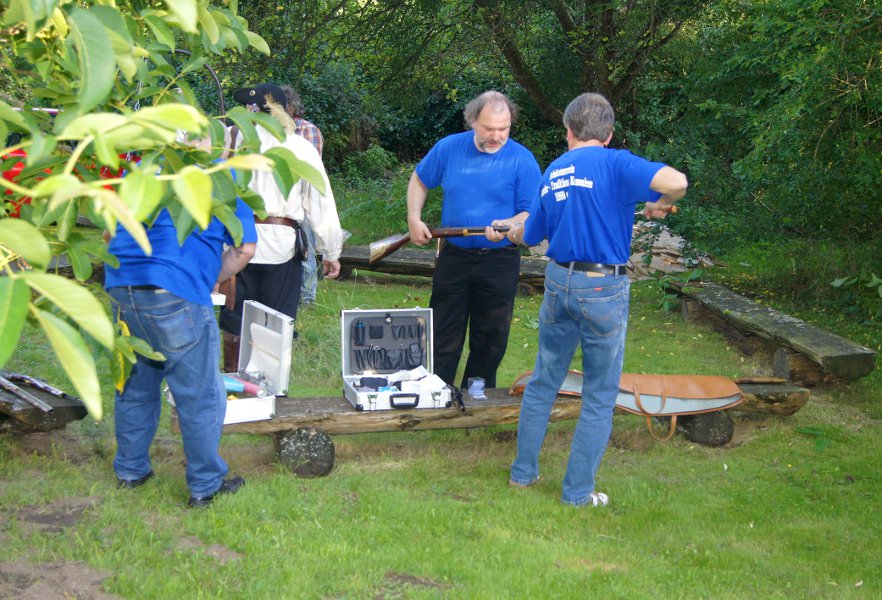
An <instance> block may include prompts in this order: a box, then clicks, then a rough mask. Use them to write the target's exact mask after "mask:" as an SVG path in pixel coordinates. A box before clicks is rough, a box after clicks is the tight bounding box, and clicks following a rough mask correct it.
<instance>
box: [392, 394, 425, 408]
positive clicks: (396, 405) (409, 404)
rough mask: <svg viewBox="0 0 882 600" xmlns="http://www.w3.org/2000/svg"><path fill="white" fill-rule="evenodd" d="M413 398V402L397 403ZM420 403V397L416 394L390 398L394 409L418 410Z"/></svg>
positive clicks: (397, 395)
mask: <svg viewBox="0 0 882 600" xmlns="http://www.w3.org/2000/svg"><path fill="white" fill-rule="evenodd" d="M401 398H411V399H412V400H413V402H396V400H397V399H401ZM419 403H420V395H419V394H415V393H410V392H408V393H404V394H392V395H391V396H389V404H390V405H391V406H392V408H416V407H417V406H418V405H419Z"/></svg>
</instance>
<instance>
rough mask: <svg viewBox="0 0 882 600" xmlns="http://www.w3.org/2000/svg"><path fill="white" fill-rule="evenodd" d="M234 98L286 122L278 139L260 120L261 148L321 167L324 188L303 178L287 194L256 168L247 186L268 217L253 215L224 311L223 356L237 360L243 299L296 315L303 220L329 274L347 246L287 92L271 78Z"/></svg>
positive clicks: (319, 163)
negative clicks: (244, 261) (253, 239)
mask: <svg viewBox="0 0 882 600" xmlns="http://www.w3.org/2000/svg"><path fill="white" fill-rule="evenodd" d="M233 98H234V99H235V100H236V101H237V102H239V103H240V104H243V105H245V106H247V107H248V108H250V109H251V110H255V111H257V110H260V111H263V112H265V113H268V114H270V115H272V116H273V117H275V118H276V119H277V120H278V121H279V122H280V123H281V124H282V126H283V127H284V129H285V132H286V133H287V136H286V138H285V140H284V141H281V142H280V141H279V140H278V139H276V137H275V136H273V134H272V133H270V132H269V131H267V130H266V129H264V128H263V127H261V126H260V125H257V126H256V129H257V135H258V137H259V138H260V151H261V152H265V151H267V150H269V149H270V148H275V147H284V148H287V149H288V150H290V151H291V152H293V153H294V155H295V156H296V157H297V158H298V159H299V160H302V161H304V162H306V163H308V164H309V165H311V166H312V167H314V168H315V169H316V170H317V171H319V172H320V173H321V175H322V177H323V179H324V182H325V189H326V193H325V194H321V193H319V191H318V190H317V189H316V188H315V187H313V186H312V185H310V184H309V183H307V182H306V181H305V180H303V179H301V180H300V181H298V182H297V183H296V184H294V187H293V188H292V189H291V193H290V194H288V196H287V197H285V196H284V195H282V192H281V190H280V189H279V187H278V185H277V184H276V181H275V178H274V177H273V174H272V173H270V172H264V171H256V172H254V173H253V174H252V176H251V181H250V182H249V184H248V187H249V189H251V190H252V191H253V192H255V193H257V194H259V195H260V196H261V198H263V202H264V205H265V207H266V211H267V217H266V218H265V219H255V223H256V225H257V238H258V241H257V251H256V252H255V255H254V258H253V259H251V262H250V263H249V264H248V266H247V267H245V269H243V270H242V272H241V273H239V275H238V276H237V278H236V284H235V302H234V303H232V308H224V309H223V310H222V311H221V319H220V323H221V328H222V329H223V330H224V331H225V332H226V333H228V334H229V335H225V336H224V337H225V339H224V355H225V356H224V358H225V361H229V359H230V358H232V359H233V360H235V358H236V357H237V356H238V343H237V342H238V341H237V340H235V338H234V337H233V336H238V335H239V333H240V331H241V327H242V304H243V302H244V301H245V300H256V301H258V302H260V303H261V304H265V305H266V306H268V307H270V308H272V309H274V310H277V311H279V312H281V313H283V314H285V315H288V316H290V317H291V318H292V319H296V318H297V305H298V303H299V300H300V284H301V261H302V258H303V255H302V253H301V252H300V248H305V247H306V244H305V240H304V239H303V234H302V232H301V231H300V223H301V222H303V221H304V220H308V221H309V223H310V225H311V226H312V229H313V231H314V232H315V237H316V249H317V251H318V252H319V253H320V254H321V255H322V271H323V273H324V276H325V277H326V278H329V279H334V278H336V277H338V276H339V274H340V261H339V258H340V252H341V251H342V248H343V230H342V229H341V228H340V220H339V218H338V216H337V207H336V205H335V203H334V195H333V193H332V191H331V184H330V182H329V181H328V176H327V173H326V172H325V167H324V165H323V164H322V161H321V157H320V156H319V154H318V151H317V150H316V149H315V147H314V146H313V145H312V144H311V143H310V142H309V141H307V140H306V139H304V138H303V137H301V136H299V135H296V134H295V133H294V131H295V129H296V127H295V124H294V120H293V119H292V118H291V116H290V115H289V114H288V113H287V111H286V110H285V93H284V92H283V91H282V89H281V88H280V87H279V86H277V85H275V84H273V83H261V84H259V85H255V86H252V87H244V88H240V89H238V90H236V91H235V92H233ZM231 137H232V140H233V141H232V146H233V147H234V148H235V147H237V146H238V145H239V143H241V136H239V135H237V134H236V133H235V132H232V133H231ZM298 237H300V239H299V240H298ZM229 366H233V365H230V364H228V363H227V362H225V367H227V368H228V367H229ZM232 370H235V369H232Z"/></svg>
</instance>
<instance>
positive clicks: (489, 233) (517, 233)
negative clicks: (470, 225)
mask: <svg viewBox="0 0 882 600" xmlns="http://www.w3.org/2000/svg"><path fill="white" fill-rule="evenodd" d="M529 216H530V213H528V212H527V211H522V212H519V213H518V214H516V215H515V216H513V217H509V218H508V219H496V220H495V221H492V222H491V223H490V227H488V228H487V229H486V230H485V231H484V235H485V236H486V238H487V239H488V240H490V241H491V242H501V241H502V240H504V239H505V238H508V241H510V242H511V243H512V244H522V243H523V242H524V222H526V220H527V218H528V217H529ZM497 227H500V228H501V227H508V232H507V233H502V232H499V231H497V230H496V228H497Z"/></svg>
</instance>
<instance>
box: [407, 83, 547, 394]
mask: <svg viewBox="0 0 882 600" xmlns="http://www.w3.org/2000/svg"><path fill="white" fill-rule="evenodd" d="M463 114H464V116H465V121H466V124H467V125H468V126H469V127H470V129H471V131H466V132H464V133H458V134H454V135H451V136H448V137H446V138H444V139H442V140H441V141H439V142H438V143H437V144H435V146H434V147H433V148H432V149H431V150H430V151H429V153H428V154H427V155H426V157H425V158H424V159H423V160H422V161H421V162H420V163H419V164H418V165H417V167H416V169H415V170H414V173H413V175H412V176H411V178H410V183H409V184H408V188H407V226H408V228H409V230H410V240H411V241H412V242H414V243H415V244H419V245H425V244H428V243H429V241H430V240H431V238H432V235H431V233H430V232H429V228H428V226H427V225H426V224H425V223H424V222H423V220H422V210H423V206H424V205H425V202H426V196H427V195H428V190H429V189H431V188H435V187H438V186H441V188H442V189H443V190H444V201H443V202H444V203H443V205H442V208H441V226H442V227H484V228H485V237H481V236H475V237H464V238H450V239H448V240H447V243H446V244H444V247H443V248H442V250H441V253H440V254H439V256H438V260H437V263H436V265H435V274H434V278H433V280H432V299H431V300H430V306H431V307H432V309H433V317H434V329H433V331H434V353H433V354H434V365H433V366H434V371H435V373H436V374H437V375H438V376H439V377H441V379H443V380H444V381H446V382H447V383H449V384H451V385H455V381H454V380H455V378H456V369H457V365H458V364H459V359H460V356H461V355H462V349H463V345H464V343H465V335H466V329H468V331H469V358H468V361H467V363H466V366H465V371H464V373H463V376H462V386H465V384H466V382H467V381H468V379H469V378H471V377H483V378H484V381H485V385H486V386H487V387H496V369H497V368H498V367H499V363H501V362H502V357H503V356H504V355H505V349H506V346H507V345H508V331H509V328H510V326H511V318H512V312H513V310H514V299H515V294H516V293H517V286H518V279H519V276H520V260H521V259H520V251H519V249H518V248H517V246H514V245H512V244H511V243H509V242H508V240H505V238H504V236H503V235H501V234H498V233H496V232H495V231H494V230H493V229H492V228H491V227H490V224H491V223H492V222H493V221H495V220H505V219H515V220H520V221H522V220H523V219H525V218H526V216H527V210H528V209H529V207H530V204H531V202H532V201H533V198H534V197H535V196H536V194H537V192H538V189H539V178H540V176H541V173H540V171H539V165H538V163H537V162H536V159H535V158H534V157H533V154H532V153H531V152H530V151H529V150H527V149H526V148H524V147H523V146H522V145H520V144H518V143H517V142H515V141H514V140H510V139H509V137H508V135H509V131H510V129H511V125H512V123H513V122H514V121H515V119H516V118H517V107H516V106H515V105H514V104H513V103H512V102H511V100H509V99H508V98H507V97H506V96H505V95H503V94H501V93H499V92H494V91H489V92H484V93H483V94H481V95H480V96H478V97H477V98H475V99H474V100H472V101H471V102H469V103H468V104H467V105H466V107H465V110H464V111H463Z"/></svg>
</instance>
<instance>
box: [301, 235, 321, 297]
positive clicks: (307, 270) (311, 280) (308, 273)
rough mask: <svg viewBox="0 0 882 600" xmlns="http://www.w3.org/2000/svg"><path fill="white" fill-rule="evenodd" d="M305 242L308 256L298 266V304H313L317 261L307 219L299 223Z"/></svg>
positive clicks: (316, 280) (316, 281) (313, 237)
mask: <svg viewBox="0 0 882 600" xmlns="http://www.w3.org/2000/svg"><path fill="white" fill-rule="evenodd" d="M300 229H301V231H303V235H304V237H306V242H307V244H309V256H307V257H306V258H305V259H304V260H303V262H302V263H301V264H300V270H301V273H302V276H301V277H302V279H301V283H300V304H301V305H303V304H314V303H315V293H316V290H317V289H318V267H319V265H318V261H317V260H316V258H315V233H314V232H313V231H312V225H310V224H309V220H308V219H303V221H302V222H301V223H300Z"/></svg>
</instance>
